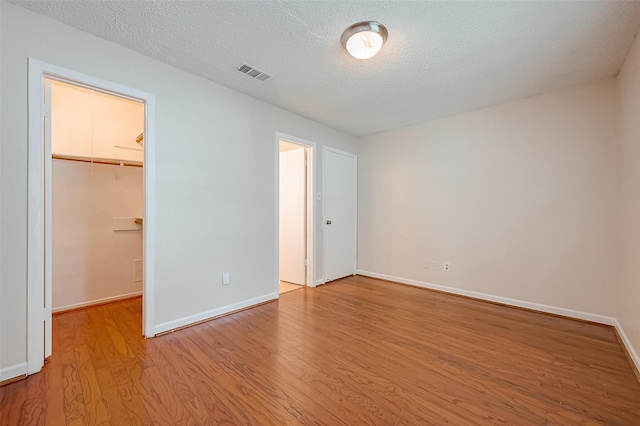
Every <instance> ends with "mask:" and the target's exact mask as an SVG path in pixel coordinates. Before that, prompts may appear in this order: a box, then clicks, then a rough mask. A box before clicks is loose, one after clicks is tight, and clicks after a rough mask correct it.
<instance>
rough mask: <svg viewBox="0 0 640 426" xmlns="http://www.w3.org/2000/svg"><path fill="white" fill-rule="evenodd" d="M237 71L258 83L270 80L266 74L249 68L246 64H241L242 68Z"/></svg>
mask: <svg viewBox="0 0 640 426" xmlns="http://www.w3.org/2000/svg"><path fill="white" fill-rule="evenodd" d="M238 71H240V72H241V73H243V74H246V75H248V76H249V77H253V78H255V79H258V80H260V81H265V80H268V79H270V78H271V77H272V76H270V75H269V74H267V73H266V72H263V71H260V70H259V69H257V68H254V67H252V66H249V65H247V64H242V66H241V67H240V68H238Z"/></svg>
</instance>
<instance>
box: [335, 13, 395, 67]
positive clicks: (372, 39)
mask: <svg viewBox="0 0 640 426" xmlns="http://www.w3.org/2000/svg"><path fill="white" fill-rule="evenodd" d="M387 34H388V33H387V29H386V28H385V26H384V25H382V24H379V23H377V22H375V21H364V22H358V23H357V24H353V25H351V26H350V27H349V28H347V29H346V30H344V32H343V33H342V37H341V38H340V41H341V42H342V45H343V46H344V48H345V49H346V50H347V52H349V54H350V55H351V56H353V57H354V58H357V59H369V58H371V57H372V56H374V55H375V54H376V53H378V52H379V51H380V49H381V48H382V45H383V44H384V42H385V41H386V40H387Z"/></svg>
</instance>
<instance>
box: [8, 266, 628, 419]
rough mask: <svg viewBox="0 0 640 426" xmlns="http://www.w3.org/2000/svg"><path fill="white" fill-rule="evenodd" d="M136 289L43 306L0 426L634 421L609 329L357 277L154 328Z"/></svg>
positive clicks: (623, 367)
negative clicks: (44, 356) (152, 332)
mask: <svg viewBox="0 0 640 426" xmlns="http://www.w3.org/2000/svg"><path fill="white" fill-rule="evenodd" d="M140 330H141V307H140V300H139V299H137V300H128V301H123V302H118V303H112V304H109V305H103V306H99V307H94V308H89V309H84V310H79V311H74V312H68V313H64V314H60V315H56V316H55V320H54V355H53V356H52V357H51V359H50V361H49V362H48V363H47V364H46V365H45V367H44V370H43V371H42V372H41V373H39V374H36V375H33V376H30V377H29V378H27V379H26V380H23V381H20V382H16V383H12V384H9V385H6V386H4V387H2V388H0V424H1V425H3V426H4V425H20V424H25V425H32V424H34V425H35V424H51V425H63V424H72V425H93V424H112V425H128V424H152V423H153V424H167V425H168V424H179V425H187V424H193V425H199V424H230V425H231V424H233V425H235V424H254V425H275V424H292V425H293V424H326V425H340V424H354V425H355V424H375V425H387V424H394V425H395V424H407V425H423V424H434V425H441V424H445V423H446V424H456V425H475V424H479V425H488V424H509V425H529V424H531V425H541V424H563V425H578V424H604V425H640V383H639V382H638V381H637V380H636V378H635V376H634V374H633V372H632V370H631V367H630V365H629V363H628V361H627V359H626V358H625V356H624V354H623V351H622V349H621V347H620V345H619V343H618V342H617V340H616V337H615V335H614V331H613V329H612V328H610V327H607V326H601V325H596V324H589V323H584V322H579V321H573V320H569V319H564V318H558V317H553V316H548V315H544V314H538V313H533V312H528V311H524V310H519V309H512V308H507V307H503V306H497V305H493V304H489V303H483V302H479V301H474V300H470V299H465V298H461V297H455V296H451V295H446V294H442V293H437V292H432V291H428V290H423V289H417V288H412V287H407V286H402V285H397V284H392V283H387V282H383V281H378V280H372V279H368V278H364V277H350V278H347V279H343V280H340V281H337V282H334V283H330V284H327V285H325V286H321V287H318V288H315V289H310V288H304V289H301V290H299V291H293V292H290V293H286V294H284V295H282V296H281V297H280V300H279V301H278V302H273V303H268V304H264V305H261V306H258V307H256V308H254V309H249V310H246V311H242V312H238V313H235V314H232V315H229V316H226V317H222V318H219V319H216V320H213V321H210V322H207V323H203V324H200V325H197V326H194V327H191V328H187V329H184V330H180V331H177V332H174V333H170V334H167V335H164V336H160V337H157V338H154V339H149V340H144V339H142V338H141V337H140V334H141V333H140Z"/></svg>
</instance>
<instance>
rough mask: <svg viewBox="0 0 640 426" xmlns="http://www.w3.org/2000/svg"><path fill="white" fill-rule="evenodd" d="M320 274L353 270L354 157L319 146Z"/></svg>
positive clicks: (335, 276)
mask: <svg viewBox="0 0 640 426" xmlns="http://www.w3.org/2000/svg"><path fill="white" fill-rule="evenodd" d="M322 161H323V164H324V166H323V172H322V176H323V178H322V182H323V185H322V186H323V193H324V200H323V203H324V204H323V205H324V208H323V214H324V218H323V225H322V227H323V230H324V232H323V239H324V244H323V245H324V250H323V255H324V276H325V279H326V280H327V281H331V280H335V279H338V278H342V277H346V276H348V275H353V274H355V273H356V183H357V157H356V156H355V155H354V154H350V153H347V152H342V151H338V150H335V149H332V148H327V147H325V148H324V150H323V160H322Z"/></svg>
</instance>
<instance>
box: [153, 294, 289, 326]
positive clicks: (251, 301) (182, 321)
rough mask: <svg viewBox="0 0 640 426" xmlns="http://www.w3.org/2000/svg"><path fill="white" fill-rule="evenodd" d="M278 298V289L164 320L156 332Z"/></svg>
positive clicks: (191, 323)
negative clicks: (186, 315)
mask: <svg viewBox="0 0 640 426" xmlns="http://www.w3.org/2000/svg"><path fill="white" fill-rule="evenodd" d="M277 299H278V292H277V291H276V292H275V293H269V294H265V295H264V296H258V297H254V298H253V299H249V300H245V301H242V302H238V303H232V304H231V305H227V306H223V307H221V308H217V309H211V310H209V311H204V312H201V313H199V314H194V315H189V316H188V317H182V318H178V319H176V320H171V321H167V322H163V323H161V324H158V325H156V328H155V332H156V334H159V333H164V332H166V331H171V330H175V329H176V328H181V327H185V326H188V325H193V324H195V323H197V322H201V321H205V320H209V319H213V318H215V317H218V316H220V315H224V314H228V313H230V312H234V311H237V310H240V309H245V308H249V307H251V306H255V305H258V304H261V303H264V302H270V301H272V300H277Z"/></svg>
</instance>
